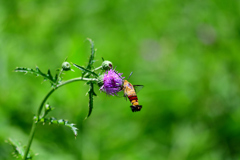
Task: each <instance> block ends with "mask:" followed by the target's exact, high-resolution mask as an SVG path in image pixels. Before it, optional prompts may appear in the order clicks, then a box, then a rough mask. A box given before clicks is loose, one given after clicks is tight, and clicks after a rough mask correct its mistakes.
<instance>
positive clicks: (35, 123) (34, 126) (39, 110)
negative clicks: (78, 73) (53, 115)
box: [23, 77, 97, 160]
mask: <svg viewBox="0 0 240 160" xmlns="http://www.w3.org/2000/svg"><path fill="white" fill-rule="evenodd" d="M75 81H91V82H94V81H97V79H95V78H83V77H79V78H73V79H70V80H67V81H65V82H62V83H60V84H58V85H57V86H56V87H55V88H52V89H51V90H50V91H49V92H48V94H47V95H46V96H45V97H44V99H43V101H42V103H41V104H40V106H39V108H38V112H37V120H38V119H39V116H40V114H41V112H42V109H43V106H44V104H45V103H46V101H47V99H48V97H49V96H50V95H51V94H52V93H53V92H54V91H55V90H57V89H58V88H59V87H61V86H64V85H66V84H69V83H72V82H75ZM37 123H38V121H33V124H32V128H31V132H30V137H29V140H28V144H27V147H26V150H25V153H24V157H23V159H24V160H26V159H27V157H28V153H29V150H30V147H31V145H32V141H33V137H34V134H35V130H36V127H37Z"/></svg>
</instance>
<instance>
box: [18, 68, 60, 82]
mask: <svg viewBox="0 0 240 160" xmlns="http://www.w3.org/2000/svg"><path fill="white" fill-rule="evenodd" d="M14 71H15V72H24V73H30V74H34V75H36V76H37V77H38V76H42V77H43V78H44V80H49V81H50V82H51V84H52V85H56V84H57V78H56V77H55V78H53V76H52V74H51V72H50V70H48V73H47V74H45V73H43V72H42V71H41V70H40V69H39V68H38V67H36V70H34V69H31V68H25V67H17V68H16V69H15V70H14Z"/></svg>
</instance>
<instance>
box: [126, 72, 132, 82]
mask: <svg viewBox="0 0 240 160" xmlns="http://www.w3.org/2000/svg"><path fill="white" fill-rule="evenodd" d="M132 73H133V72H131V73H130V75H129V76H128V79H129V78H130V77H131V75H132ZM128 79H127V80H128Z"/></svg>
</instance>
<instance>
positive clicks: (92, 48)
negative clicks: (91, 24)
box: [87, 38, 95, 69]
mask: <svg viewBox="0 0 240 160" xmlns="http://www.w3.org/2000/svg"><path fill="white" fill-rule="evenodd" d="M87 40H88V41H89V42H90V44H91V55H90V57H89V62H88V65H87V69H91V68H92V65H93V63H94V54H95V49H94V42H93V41H92V40H91V39H90V38H87Z"/></svg>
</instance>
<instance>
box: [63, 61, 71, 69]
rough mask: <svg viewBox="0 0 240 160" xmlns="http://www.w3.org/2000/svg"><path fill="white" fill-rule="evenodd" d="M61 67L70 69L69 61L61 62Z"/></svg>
mask: <svg viewBox="0 0 240 160" xmlns="http://www.w3.org/2000/svg"><path fill="white" fill-rule="evenodd" d="M62 69H63V70H64V71H69V70H70V69H71V65H70V63H69V62H63V63H62Z"/></svg>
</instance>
